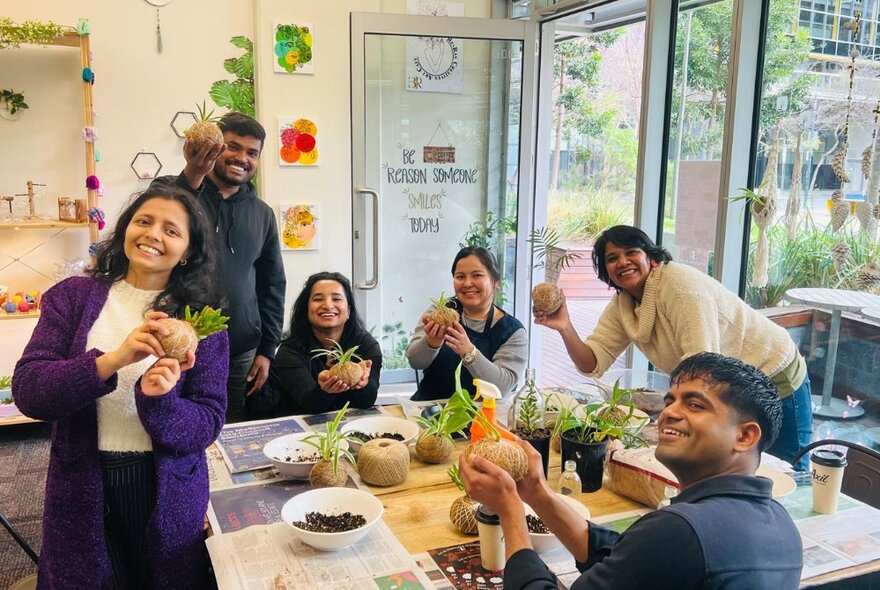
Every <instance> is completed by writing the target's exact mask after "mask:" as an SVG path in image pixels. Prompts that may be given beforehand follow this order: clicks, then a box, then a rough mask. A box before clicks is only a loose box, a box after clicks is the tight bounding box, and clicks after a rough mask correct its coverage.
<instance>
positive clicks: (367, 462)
mask: <svg viewBox="0 0 880 590" xmlns="http://www.w3.org/2000/svg"><path fill="white" fill-rule="evenodd" d="M358 473H360V476H361V479H362V480H364V481H365V482H367V483H368V484H371V485H374V486H396V485H397V484H400V483H403V482H404V480H406V476H407V475H408V474H409V448H407V446H406V445H405V444H403V443H402V442H400V441H397V440H391V439H388V438H375V439H373V440H371V441H369V442H367V443H366V444H365V445H363V446H362V447H361V450H360V451H358Z"/></svg>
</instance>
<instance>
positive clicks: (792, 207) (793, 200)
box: [785, 131, 804, 241]
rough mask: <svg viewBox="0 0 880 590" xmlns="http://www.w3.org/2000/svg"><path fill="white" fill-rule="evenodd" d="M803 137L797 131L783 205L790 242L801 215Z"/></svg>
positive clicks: (795, 233)
mask: <svg viewBox="0 0 880 590" xmlns="http://www.w3.org/2000/svg"><path fill="white" fill-rule="evenodd" d="M803 135H804V132H803V131H798V134H797V140H795V144H794V158H793V160H792V167H791V187H790V188H789V189H788V202H787V203H786V204H785V229H786V231H787V233H788V239H789V240H790V241H793V240H794V239H795V237H796V235H797V226H798V220H799V219H800V215H801V138H802V137H803Z"/></svg>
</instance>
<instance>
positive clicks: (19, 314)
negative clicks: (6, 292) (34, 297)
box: [0, 309, 40, 321]
mask: <svg viewBox="0 0 880 590" xmlns="http://www.w3.org/2000/svg"><path fill="white" fill-rule="evenodd" d="M38 317H40V310H39V309H32V310H31V311H16V312H15V313H6V312H5V311H2V310H0V321H2V320H28V319H36V318H38Z"/></svg>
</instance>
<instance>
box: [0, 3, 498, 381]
mask: <svg viewBox="0 0 880 590" xmlns="http://www.w3.org/2000/svg"><path fill="white" fill-rule="evenodd" d="M462 3H463V4H464V5H465V16H468V17H487V16H489V10H490V9H489V4H490V2H489V0H463V1H462ZM352 11H361V12H397V13H404V12H406V1H405V0H325V1H323V2H290V1H289V0H254V1H253V2H233V1H230V0H214V1H211V2H209V1H207V0H177V1H172V2H171V3H170V4H169V5H168V6H166V7H164V8H161V9H160V18H161V24H162V37H163V42H164V47H163V52H162V53H161V54H158V53H157V52H156V36H155V32H156V11H155V9H154V8H152V7H150V6H149V5H148V4H146V3H145V2H140V1H137V2H106V1H100V0H79V1H78V2H75V3H74V2H69V1H66V0H43V1H41V2H31V3H13V4H10V3H4V6H3V11H2V13H3V16H8V17H10V18H12V19H13V21H16V22H21V21H23V20H28V19H33V20H38V21H43V22H45V21H50V20H51V21H54V22H57V23H59V24H65V25H75V24H76V22H77V20H78V19H79V18H86V19H88V20H89V21H90V22H91V25H92V37H91V44H92V51H93V53H94V64H93V67H94V71H95V74H96V84H95V86H94V95H95V109H96V111H97V114H98V119H97V121H96V127H97V129H98V132H99V134H100V140H99V142H98V144H97V146H98V148H99V149H100V151H101V153H102V161H101V162H100V163H99V164H98V176H99V178H100V179H101V182H102V184H103V185H104V186H105V187H106V190H107V194H106V196H105V197H104V198H103V201H102V207H103V209H104V210H105V211H106V212H107V217H108V222H109V224H111V225H112V223H113V221H114V219H115V217H116V213H117V212H118V210H119V209H120V208H121V207H122V206H123V205H124V204H125V203H126V202H127V201H128V198H129V196H130V195H131V193H132V192H135V191H137V190H142V189H144V188H145V187H146V186H147V184H148V181H139V180H138V179H136V178H135V175H134V172H133V171H132V170H131V168H130V167H129V165H130V163H131V160H132V158H133V157H134V156H135V154H136V153H137V152H138V151H140V149H141V148H146V150H147V151H153V152H156V154H157V155H158V156H159V158H160V160H161V161H162V163H163V165H164V167H163V169H162V173H163V174H166V173H167V174H176V173H178V172H179V171H180V170H181V169H182V167H183V164H184V160H183V157H182V155H181V148H182V140H180V139H178V138H177V137H176V136H175V135H174V133H173V132H172V130H171V128H170V127H169V122H170V121H171V119H172V117H173V116H174V113H175V112H177V111H180V110H193V106H194V103H195V102H201V101H202V100H204V99H207V94H208V90H209V88H210V85H211V82H213V81H214V80H218V79H221V78H227V77H228V75H227V74H226V72H225V71H224V70H223V60H224V59H225V58H229V57H237V56H239V55H240V53H241V51H240V50H239V49H236V48H235V47H233V46H232V45H231V44H230V43H229V39H230V38H231V37H233V36H235V35H245V36H248V37H250V38H251V39H253V40H254V41H255V44H256V50H255V53H256V55H255V60H256V76H257V113H258V119H259V120H260V121H261V122H262V123H263V125H264V126H265V127H266V129H267V132H268V135H269V137H268V138H267V141H266V146H265V158H264V160H263V161H262V164H261V172H260V175H261V176H260V180H261V193H262V197H263V198H264V199H265V200H266V201H267V202H268V203H269V204H270V205H271V206H272V207H273V208H276V210H277V206H278V205H279V204H281V203H289V202H291V201H297V200H299V201H304V202H312V203H318V204H320V205H321V207H322V211H321V212H322V220H321V225H320V228H321V232H322V240H321V248H320V250H317V251H312V252H290V253H285V255H284V259H285V269H286V272H287V284H288V289H287V299H286V304H285V306H286V307H287V308H288V317H289V308H290V305H291V304H292V302H293V299H294V298H295V296H296V294H297V293H298V292H299V290H300V288H301V286H302V284H303V282H304V280H305V279H306V277H307V276H308V275H309V274H311V273H313V272H317V271H319V270H324V269H327V270H337V271H339V272H343V273H345V274H347V275H351V267H352V262H351V261H352V253H351V141H350V136H351V124H350V82H349V79H350V78H349V76H350V72H349V13H350V12H352ZM285 20H287V21H291V22H302V23H311V24H312V25H313V26H314V29H315V46H314V52H315V75H313V76H306V75H283V74H275V73H273V71H272V45H273V44H272V42H271V33H272V31H271V27H272V23H273V22H276V21H285ZM16 51H17V50H16ZM22 51H26V52H29V53H32V52H34V51H43V50H42V49H38V48H37V49H33V48H31V49H27V50H22ZM49 51H53V52H57V51H63V50H59V49H51V50H49ZM69 51H70V53H71V55H73V57H72V58H68V57H64V58H59V60H60V59H63V60H64V63H65V64H67V63H70V68H69V69H71V70H72V71H70V72H69V76H71V77H72V79H73V80H74V83H75V81H76V80H78V76H79V75H80V73H79V71H78V65H77V64H76V63H75V57H76V51H75V50H69ZM8 56H13V59H14V56H15V54H14V53H13V50H8V51H7V50H3V51H0V58H2V59H9V57H8ZM7 63H8V62H7ZM47 63H48V62H47ZM3 64H4V62H3V61H0V88H9V87H15V89H16V90H21V89H23V90H25V93H26V95H27V99H28V102H29V103H30V104H31V106H32V108H31V109H30V111H29V112H27V113H26V114H25V116H24V118H23V119H22V120H21V121H19V122H16V123H9V122H6V121H3V120H0V142H6V141H12V139H11V138H14V137H15V134H16V133H18V134H19V135H23V136H27V135H28V133H24V132H20V131H16V129H26V127H27V126H26V125H25V122H26V121H30V122H31V123H33V122H36V121H39V128H40V130H41V134H45V135H41V140H40V141H41V142H42V144H43V145H44V146H56V145H58V146H62V145H63V146H65V147H64V149H62V150H59V149H58V148H57V147H53V149H52V150H47V151H43V150H41V149H33V148H32V147H29V148H28V149H27V151H26V153H25V151H24V150H22V153H24V157H18V158H17V159H15V160H14V161H13V160H11V159H9V158H7V157H6V156H4V155H3V154H4V151H5V150H4V149H0V194H2V193H10V192H23V188H24V182H25V181H26V180H28V179H29V178H33V179H34V180H40V179H45V178H49V179H51V181H52V183H53V184H55V185H56V186H54V187H48V190H47V195H46V202H47V203H49V204H51V203H56V202H57V201H56V197H57V196H58V195H61V194H65V195H71V194H74V195H77V194H78V195H84V190H83V188H82V187H81V185H80V183H81V182H82V181H83V180H84V175H85V174H84V171H82V166H83V164H82V162H83V156H82V144H81V142H80V141H79V130H80V129H81V127H82V124H83V123H82V121H81V120H80V119H79V117H81V114H80V113H81V108H80V103H79V99H78V94H76V98H74V94H73V93H72V92H73V91H71V90H66V91H65V92H66V93H67V94H68V99H69V100H70V102H71V103H72V104H70V105H65V106H64V108H57V109H56V108H54V107H52V108H46V109H43V108H41V105H42V104H43V103H44V101H49V102H50V103H51V100H52V99H51V96H52V95H53V94H54V93H57V88H58V87H59V83H60V81H59V77H60V76H62V74H63V75H68V74H67V73H62V72H59V71H58V70H59V69H62V68H63V69H64V70H67V69H68V67H67V66H66V65H65V66H61V65H53V66H52V67H51V68H50V67H49V66H46V67H45V68H44V67H39V68H38V67H33V68H23V69H22V68H8V67H3ZM13 69H15V71H16V73H15V76H16V78H14V79H11V80H10V78H8V76H10V74H9V72H10V71H12V70H13ZM19 76H21V77H19ZM7 80H10V81H9V82H7ZM67 83H68V81H65V84H67ZM65 100H67V99H65ZM209 102H210V101H209ZM53 104H54V103H53ZM284 115H303V116H308V117H314V118H315V119H316V120H317V121H318V123H319V124H320V126H321V129H320V144H319V145H320V149H321V152H320V154H321V156H320V158H321V159H320V165H319V166H318V167H315V168H283V169H282V168H280V167H279V166H278V158H277V155H276V154H277V150H278V145H277V143H278V142H277V139H275V137H274V136H275V130H276V129H277V118H278V116H284ZM28 124H30V123H28ZM18 125H21V126H20V127H17V126H18ZM56 131H58V132H59V133H57V136H58V137H57V139H56V133H55V132H56ZM43 137H45V139H42V138H43ZM56 141H57V142H60V143H58V144H56V143H55V142H56ZM3 147H4V144H2V143H0V148H3ZM59 151H60V152H61V154H62V155H61V156H59V153H58V152H59ZM68 152H69V153H70V158H69V161H68V159H67V156H66V155H64V154H67V153H68ZM62 164H63V166H64V170H65V172H63V173H62V172H61V171H60V170H61V168H60V167H61V166H62ZM56 169H57V170H58V172H57V173H56V172H55V171H56ZM50 170H51V171H52V172H51V173H50V172H48V171H50ZM67 170H69V171H67ZM0 204H2V203H0ZM49 204H47V205H46V207H47V209H46V210H45V212H46V213H52V214H54V208H55V205H49ZM9 231H11V230H0V250H3V249H4V248H9V244H10V240H13V239H20V238H18V237H10V236H9V234H8V232H9ZM27 231H33V232H39V231H41V230H27ZM68 231H69V230H68ZM82 233H83V235H84V234H85V232H84V231H83V232H82ZM29 239H30V240H31V241H32V242H33V241H34V240H36V239H37V238H33V237H31V238H29ZM70 239H71V240H73V242H72V243H68V242H62V243H59V244H56V245H54V246H53V248H47V249H46V251H45V252H43V253H41V255H40V265H41V270H43V271H44V272H46V273H47V274H50V275H51V274H52V273H53V272H54V270H53V269H54V263H55V261H58V262H60V261H62V260H63V259H64V258H73V257H74V256H77V257H79V256H82V257H85V256H86V252H85V248H86V247H87V243H86V242H87V240H86V239H85V238H84V237H81V236H80V237H77V236H74V237H72V238H70ZM21 247H22V246H20V245H19V244H15V248H16V249H20V248H21ZM50 250H51V251H50ZM3 264H4V263H3V258H2V257H0V266H3ZM4 273H5V271H0V283H2V284H9V283H7V282H5V280H4V277H5V276H6V275H5V274H4ZM16 280H17V281H18V280H19V279H16ZM21 280H24V279H21ZM33 280H34V282H36V283H38V284H40V285H43V284H48V281H47V280H46V279H40V278H39V276H38V275H34V278H33ZM9 286H10V287H11V290H13V291H19V290H23V289H30V288H33V287H31V286H30V284H21V285H18V284H16V285H12V284H9ZM26 324H27V325H30V324H32V321H30V320H10V321H3V322H0V341H3V342H4V344H5V346H4V354H3V355H0V374H8V373H11V372H12V367H13V365H14V363H15V361H16V359H17V358H18V357H19V356H20V354H21V350H22V349H23V347H24V345H25V344H26V343H27V339H28V337H29V334H30V329H25V328H23V326H24V325H26Z"/></svg>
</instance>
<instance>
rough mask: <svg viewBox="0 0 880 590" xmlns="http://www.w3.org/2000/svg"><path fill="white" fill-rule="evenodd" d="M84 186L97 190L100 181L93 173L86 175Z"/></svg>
mask: <svg viewBox="0 0 880 590" xmlns="http://www.w3.org/2000/svg"><path fill="white" fill-rule="evenodd" d="M86 188H87V189H91V190H93V191H94V190H98V189H100V188H101V181H100V180H98V177H97V176H95V175H94V174H91V175H89V176H86Z"/></svg>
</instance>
